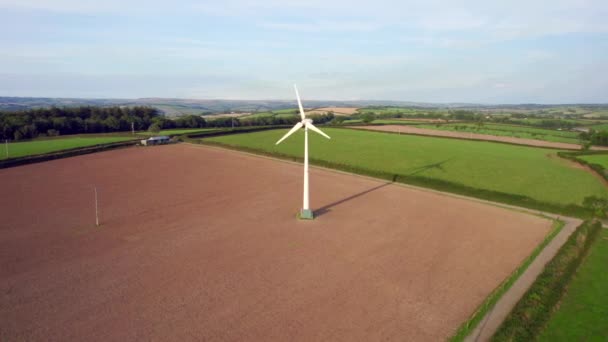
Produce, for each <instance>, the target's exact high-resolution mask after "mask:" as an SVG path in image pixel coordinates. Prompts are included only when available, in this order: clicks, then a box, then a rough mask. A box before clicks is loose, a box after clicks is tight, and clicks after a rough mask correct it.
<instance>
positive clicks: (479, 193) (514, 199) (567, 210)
mask: <svg viewBox="0 0 608 342" xmlns="http://www.w3.org/2000/svg"><path fill="white" fill-rule="evenodd" d="M224 134H225V133H224ZM184 141H186V142H190V143H196V144H203V145H212V146H219V147H222V148H227V149H232V150H237V151H245V152H249V153H253V154H258V155H263V156H269V157H274V158H277V159H283V160H289V161H294V162H299V163H302V162H303V159H302V158H301V157H295V156H290V155H286V154H281V153H277V152H268V151H263V150H259V149H255V148H250V147H243V146H232V145H228V144H223V143H219V142H215V141H208V140H205V139H192V138H191V139H187V140H184ZM309 162H310V164H312V165H316V166H320V167H325V168H328V169H336V170H341V171H345V172H348V173H354V174H360V175H365V176H370V177H373V178H378V179H382V180H387V181H391V182H397V183H403V184H409V185H414V186H419V187H422V188H430V189H433V190H438V191H444V192H450V193H454V194H458V195H463V196H468V197H475V198H479V199H482V200H487V201H492V202H500V203H504V204H509V205H514V206H521V207H525V208H528V209H534V210H539V211H545V212H550V213H555V214H560V215H564V216H572V217H579V218H585V219H586V218H591V217H593V211H592V210H591V209H589V208H585V207H583V206H580V205H576V204H567V205H563V204H557V203H549V202H541V201H538V200H535V199H532V198H530V197H528V196H524V195H516V194H510V193H505V192H499V191H494V190H487V189H479V188H474V187H470V186H467V185H464V184H460V183H456V182H450V181H445V180H441V179H435V178H428V177H424V176H418V175H402V174H396V173H392V172H385V171H379V170H370V169H366V168H362V167H358V166H353V165H348V164H341V163H334V162H329V161H325V160H319V159H314V158H310V159H309Z"/></svg>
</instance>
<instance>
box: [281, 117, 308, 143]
mask: <svg viewBox="0 0 608 342" xmlns="http://www.w3.org/2000/svg"><path fill="white" fill-rule="evenodd" d="M303 125H304V124H302V123H301V122H298V123H297V124H296V125H295V126H293V127H292V128H291V130H290V131H289V132H287V134H285V135H284V136H283V137H282V138H281V139H279V141H277V143H276V144H275V145H278V144H280V143H281V141H283V140H285V139H287V137H288V136H290V135H292V134H293V132H295V131H297V130H299V129H300V128H302V126H303Z"/></svg>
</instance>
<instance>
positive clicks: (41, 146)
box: [0, 137, 133, 159]
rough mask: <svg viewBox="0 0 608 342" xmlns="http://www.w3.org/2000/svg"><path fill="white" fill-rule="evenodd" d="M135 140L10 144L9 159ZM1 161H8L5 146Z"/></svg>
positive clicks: (0, 157)
mask: <svg viewBox="0 0 608 342" xmlns="http://www.w3.org/2000/svg"><path fill="white" fill-rule="evenodd" d="M127 140H133V138H132V137H72V138H57V139H46V140H33V141H25V142H16V143H9V144H8V155H9V158H17V157H24V156H32V155H37V154H44V153H49V152H56V151H61V150H67V149H71V148H78V147H87V146H94V145H99V144H107V143H113V142H119V141H127ZM0 150H1V153H0V159H6V150H5V145H4V144H3V145H2V148H1V149H0Z"/></svg>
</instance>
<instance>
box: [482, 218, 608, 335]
mask: <svg viewBox="0 0 608 342" xmlns="http://www.w3.org/2000/svg"><path fill="white" fill-rule="evenodd" d="M601 229H602V226H601V224H600V223H599V222H595V223H592V222H590V221H586V222H583V224H581V225H580V226H579V227H578V228H577V229H576V231H575V232H574V233H573V234H572V235H571V236H570V238H569V239H568V241H566V243H565V244H564V245H563V246H562V248H560V250H559V251H558V252H557V254H556V255H555V257H554V258H553V259H552V260H551V261H550V262H549V263H548V264H547V266H545V269H544V271H543V272H542V273H541V274H540V275H539V276H538V278H537V279H536V281H535V282H534V284H532V286H531V287H530V289H528V291H527V292H526V294H524V296H523V297H522V299H520V301H519V302H518V303H517V304H516V305H515V307H514V308H513V311H511V313H510V314H509V316H507V318H506V319H505V321H504V322H503V323H502V325H501V326H500V327H499V328H498V331H497V332H496V334H494V336H493V337H492V341H531V340H534V339H535V338H537V336H538V335H539V333H540V332H541V331H542V329H543V327H544V326H545V325H546V323H547V322H548V320H549V318H550V317H551V314H552V312H553V310H554V309H555V307H556V306H557V304H558V303H559V301H560V300H561V298H562V296H563V294H564V292H565V289H566V286H567V285H568V284H569V283H570V280H571V279H572V277H573V275H574V273H575V272H576V270H577V269H578V267H579V266H580V264H581V261H582V260H583V258H584V257H585V255H586V254H587V252H588V251H589V248H590V247H591V245H592V244H593V242H594V241H595V239H596V238H597V236H598V235H599V233H600V232H601Z"/></svg>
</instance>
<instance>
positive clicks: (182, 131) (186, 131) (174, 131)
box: [137, 128, 217, 136]
mask: <svg viewBox="0 0 608 342" xmlns="http://www.w3.org/2000/svg"><path fill="white" fill-rule="evenodd" d="M215 130H217V128H186V129H163V130H161V131H160V132H158V133H151V132H147V131H143V132H137V134H138V135H145V136H153V135H180V134H189V133H198V132H209V131H215Z"/></svg>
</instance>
